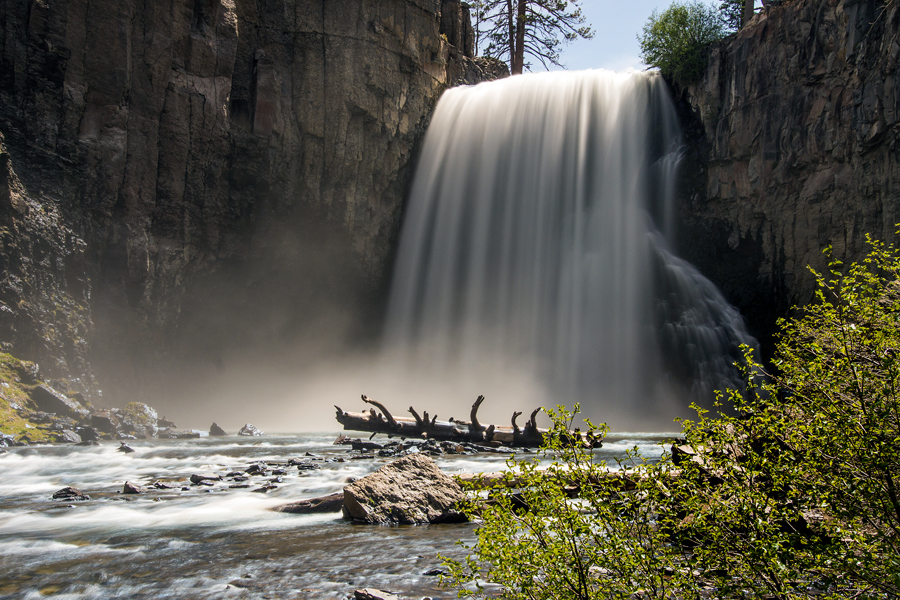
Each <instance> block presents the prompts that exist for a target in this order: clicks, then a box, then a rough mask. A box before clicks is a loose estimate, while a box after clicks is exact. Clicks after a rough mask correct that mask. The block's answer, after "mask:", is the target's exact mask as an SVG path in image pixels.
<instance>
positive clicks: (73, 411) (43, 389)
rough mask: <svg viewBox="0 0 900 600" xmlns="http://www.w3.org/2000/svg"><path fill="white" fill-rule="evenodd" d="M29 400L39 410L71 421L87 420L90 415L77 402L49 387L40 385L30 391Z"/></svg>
mask: <svg viewBox="0 0 900 600" xmlns="http://www.w3.org/2000/svg"><path fill="white" fill-rule="evenodd" d="M31 399H32V401H34V403H35V405H36V406H37V407H38V409H39V410H42V411H44V412H48V413H55V414H57V415H65V416H67V417H72V418H73V419H79V420H81V419H85V420H86V419H89V418H90V417H91V413H90V411H89V410H87V409H86V408H84V407H83V406H81V404H79V403H78V401H77V400H74V399H72V398H69V397H68V396H66V395H65V394H62V393H61V392H58V391H56V390H54V389H53V388H52V387H50V386H49V385H44V384H41V385H39V386H37V387H36V388H34V389H33V390H32V391H31Z"/></svg>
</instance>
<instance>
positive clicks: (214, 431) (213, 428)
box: [209, 421, 228, 437]
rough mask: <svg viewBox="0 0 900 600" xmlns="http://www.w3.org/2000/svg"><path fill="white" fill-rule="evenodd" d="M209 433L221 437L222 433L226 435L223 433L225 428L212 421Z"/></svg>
mask: <svg viewBox="0 0 900 600" xmlns="http://www.w3.org/2000/svg"><path fill="white" fill-rule="evenodd" d="M209 435H211V436H215V437H221V436H223V435H228V434H227V433H225V430H224V429H222V428H221V427H219V425H218V424H217V423H216V422H215V421H213V424H212V425H210V426H209Z"/></svg>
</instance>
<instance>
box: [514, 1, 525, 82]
mask: <svg viewBox="0 0 900 600" xmlns="http://www.w3.org/2000/svg"><path fill="white" fill-rule="evenodd" d="M527 9H528V0H519V7H518V14H517V15H516V54H515V57H514V58H513V64H512V74H513V75H521V74H522V70H523V69H524V68H525V17H526V15H527Z"/></svg>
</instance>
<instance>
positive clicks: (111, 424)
mask: <svg viewBox="0 0 900 600" xmlns="http://www.w3.org/2000/svg"><path fill="white" fill-rule="evenodd" d="M91 427H93V428H94V429H96V430H97V431H102V432H103V433H108V434H110V435H115V434H116V432H117V431H118V430H119V419H118V418H117V417H116V416H115V415H114V414H113V413H111V412H109V411H106V410H104V411H100V412H96V413H94V414H92V415H91Z"/></svg>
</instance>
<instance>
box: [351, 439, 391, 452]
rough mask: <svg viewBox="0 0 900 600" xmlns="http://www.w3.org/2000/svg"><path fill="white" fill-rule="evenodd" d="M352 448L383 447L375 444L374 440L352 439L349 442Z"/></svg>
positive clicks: (373, 448) (376, 448)
mask: <svg viewBox="0 0 900 600" xmlns="http://www.w3.org/2000/svg"><path fill="white" fill-rule="evenodd" d="M351 446H352V447H353V450H381V449H382V448H384V446H382V445H381V444H376V443H375V442H364V441H362V440H353V443H352V444H351Z"/></svg>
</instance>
